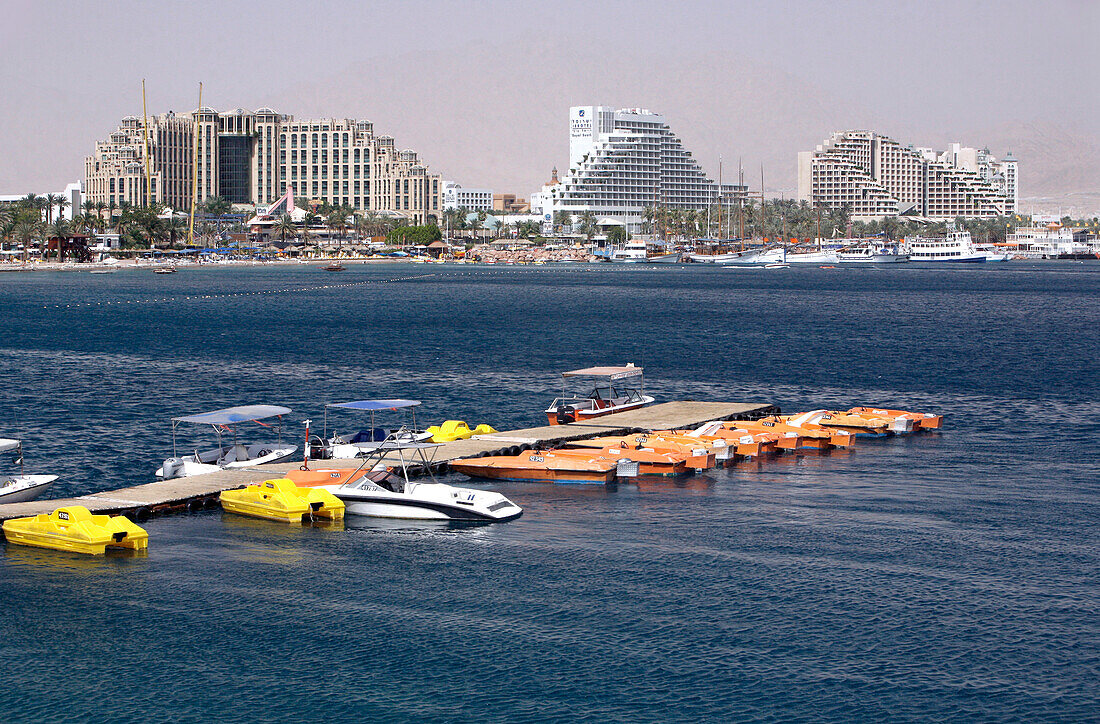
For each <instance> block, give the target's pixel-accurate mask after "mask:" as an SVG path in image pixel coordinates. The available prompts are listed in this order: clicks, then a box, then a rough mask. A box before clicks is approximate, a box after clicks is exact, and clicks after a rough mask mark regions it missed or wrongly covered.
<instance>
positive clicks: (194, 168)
mask: <svg viewBox="0 0 1100 724" xmlns="http://www.w3.org/2000/svg"><path fill="white" fill-rule="evenodd" d="M201 113H202V81H199V109H198V111H196V113H195V129H194V131H195V145H194V149H193V153H192V158H191V162H192V165H191V221H190V222H189V223H188V225H187V243H188V245H189V246H194V245H195V204H196V203H197V201H196V197H197V196H198V195H199V129H200V126H199V114H201ZM288 213H289V212H288Z"/></svg>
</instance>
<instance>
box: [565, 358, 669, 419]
mask: <svg viewBox="0 0 1100 724" xmlns="http://www.w3.org/2000/svg"><path fill="white" fill-rule="evenodd" d="M561 377H562V391H561V397H558V398H556V399H555V400H554V401H553V402H552V403H550V407H548V408H546V419H547V421H548V422H549V423H550V424H551V425H566V424H568V423H571V422H582V421H584V420H591V419H593V418H596V417H603V416H604V415H611V414H613V413H616V412H625V411H626V410H633V409H636V408H638V407H643V406H645V405H648V404H649V403H651V402H653V400H654V398H653V397H650V396H649V395H647V394H645V386H644V384H643V381H642V368H641V367H635V366H634V364H633V363H630V364H627V365H626V366H625V367H587V368H585V369H582V370H572V371H570V372H562V373H561ZM578 377H579V378H587V379H597V380H606V383H605V384H596V386H595V387H593V388H592V391H591V392H589V393H588V394H587V395H585V396H583V397H582V396H580V395H576V394H574V395H567V394H566V391H565V385H566V382H567V381H568V380H570V379H572V378H578Z"/></svg>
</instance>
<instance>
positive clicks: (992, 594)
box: [0, 262, 1100, 722]
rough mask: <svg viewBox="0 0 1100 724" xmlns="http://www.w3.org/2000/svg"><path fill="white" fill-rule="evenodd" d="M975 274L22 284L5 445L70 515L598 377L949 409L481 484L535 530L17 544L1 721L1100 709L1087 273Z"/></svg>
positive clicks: (945, 715)
mask: <svg viewBox="0 0 1100 724" xmlns="http://www.w3.org/2000/svg"><path fill="white" fill-rule="evenodd" d="M981 266H982V268H966V269H958V268H952V269H935V268H918V267H917V266H916V265H902V266H901V268H897V269H881V270H872V269H836V270H827V269H817V268H814V269H797V268H795V269H789V270H776V271H761V270H753V271H731V270H722V269H717V268H713V269H712V268H701V267H695V268H679V267H674V268H660V269H653V268H646V267H630V268H627V267H617V266H612V265H603V266H600V265H594V266H589V265H563V266H562V267H557V268H554V267H511V268H500V267H484V266H471V265H440V266H431V267H427V266H426V265H411V264H385V265H370V266H363V267H351V268H349V270H348V271H346V272H343V273H342V274H340V275H338V278H334V275H326V274H325V273H323V272H321V271H319V270H317V269H315V268H312V267H302V268H297V267H294V268H285V267H284V268H269V267H257V268H238V269H185V270H183V271H181V272H180V273H178V274H175V275H169V276H154V275H152V274H151V273H149V272H147V271H123V272H119V273H117V274H111V275H88V274H78V273H26V274H23V273H20V274H2V275H0V369H2V370H3V380H4V384H3V385H2V387H0V413H2V415H3V419H4V420H5V425H4V429H3V430H0V437H19V438H22V439H24V440H25V441H26V460H27V465H28V471H33V472H50V473H55V474H58V475H60V476H61V479H60V480H59V482H58V484H57V486H56V488H55V490H54V492H53V493H52V495H54V496H56V497H61V496H70V495H81V494H86V493H89V492H94V491H100V490H110V489H115V488H119V487H125V486H128V485H135V484H140V483H144V482H149V481H150V480H152V474H153V471H154V470H155V469H156V467H157V466H158V465H159V464H160V462H161V460H162V459H163V458H164V457H166V456H167V455H169V454H171V436H170V428H169V423H168V420H169V418H171V417H173V416H178V415H180V414H186V413H191V412H200V411H204V410H209V409H214V408H217V407H222V406H226V405H235V404H247V403H270V404H284V405H286V406H288V407H291V408H293V409H294V413H293V414H292V415H290V416H288V419H287V420H286V421H285V434H286V435H287V436H288V437H290V438H293V439H296V438H297V436H298V435H299V434H300V431H301V424H300V423H301V421H302V420H303V419H305V418H307V417H311V418H313V419H314V420H317V419H319V418H320V416H321V414H322V409H323V404H324V403H325V402H335V401H341V400H348V399H360V398H365V397H406V398H414V399H419V400H422V401H423V402H424V404H423V407H422V408H421V409H422V412H421V419H420V421H421V422H423V423H425V424H431V423H438V422H439V421H442V420H444V419H463V420H466V421H468V422H469V423H471V425H473V424H477V423H481V422H488V423H490V424H492V425H493V426H494V427H496V428H497V429H500V430H507V429H513V428H520V427H527V426H532V425H536V424H539V423H540V419H541V418H540V414H541V413H540V411H541V410H542V409H544V408H545V406H546V404H547V402H548V401H549V400H550V399H552V398H553V397H554V396H555V395H556V394H557V393H558V391H560V377H559V373H560V372H561V371H563V370H567V369H572V368H575V367H582V366H588V365H591V364H602V363H625V362H634V363H636V364H639V365H642V366H644V367H645V369H646V385H647V389H648V390H649V391H650V392H651V393H652V394H654V395H655V396H656V397H657V398H658V399H659V400H675V399H703V400H731V401H759V402H767V403H774V404H778V405H779V406H780V407H782V408H783V410H784V411H789V412H795V411H799V410H805V409H815V408H822V407H825V408H838V407H842V408H845V409H846V408H847V407H850V406H852V405H857V404H875V405H885V406H890V407H900V408H906V409H918V410H934V411H937V412H943V413H944V414H945V415H946V421H945V427H944V430H943V431H942V432H941V433H935V434H927V435H919V436H913V437H910V438H892V439H886V440H880V441H861V444H858V445H857V446H856V447H855V448H854V449H853V450H852V451H850V452H834V453H831V454H825V455H819V454H807V455H797V456H785V457H782V458H779V459H775V460H770V461H762V462H760V463H751V464H741V465H738V466H737V467H733V468H730V469H726V470H716V471H715V470H712V471H708V472H707V473H706V474H703V475H698V476H692V477H689V478H683V479H679V480H671V481H662V482H654V481H643V482H641V483H639V484H636V485H635V484H621V485H616V486H610V487H603V486H552V485H522V484H508V485H485V487H491V488H493V489H496V490H500V491H501V492H503V493H504V494H505V495H507V496H509V497H510V498H512V499H513V500H515V501H516V502H517V503H519V504H520V505H521V506H523V507H524V509H525V513H524V516H523V517H522V518H520V519H518V520H516V521H514V522H512V523H508V524H503V525H495V526H481V527H451V526H438V525H422V524H413V523H384V522H379V521H370V520H366V519H350V520H349V521H348V523H347V524H346V525H345V526H344V527H342V528H340V527H317V528H310V527H306V528H288V527H286V526H278V525H274V524H269V523H265V522H262V521H251V520H247V519H242V518H238V517H234V516H231V515H227V514H224V513H222V512H220V511H211V512H206V513H199V514H192V515H180V516H171V517H163V518H156V519H153V520H151V521H149V522H148V523H147V524H146V528H147V530H148V531H149V533H150V536H151V541H150V551H149V554H148V556H146V557H142V558H132V557H127V556H122V555H111V556H108V557H106V558H105V559H82V558H78V557H75V556H69V555H65V554H59V553H54V552H50V551H39V550H35V549H30V548H22V547H17V546H11V545H5V546H4V548H3V550H2V553H0V606H2V607H3V609H4V610H5V611H6V614H7V615H5V616H4V619H3V621H4V623H3V624H2V626H0V641H2V642H3V647H4V652H5V658H6V660H7V661H8V662H9V666H8V669H7V674H6V675H7V677H8V686H6V687H4V688H3V690H0V716H2V717H3V718H4V720H5V721H55V720H61V719H66V718H72V717H76V718H81V719H107V718H110V719H112V720H116V721H129V720H136V719H139V718H149V717H150V716H153V717H156V718H158V719H171V720H180V721H198V720H207V719H210V718H214V717H215V716H216V717H217V718H218V719H221V720H226V721H252V720H256V719H269V720H284V719H298V718H301V717H303V716H308V715H313V716H318V715H321V716H324V717H326V718H335V719H350V718H352V717H357V718H360V717H372V718H374V719H377V720H381V721H427V720H432V721H456V720H460V719H478V720H487V721H540V722H541V721H578V720H579V721H601V722H602V721H660V722H665V721H756V720H776V721H778V720H783V721H787V720H805V721H851V720H854V719H859V720H889V721H915V720H927V719H934V720H968V721H969V720H983V721H1016V720H1027V721H1086V720H1097V718H1098V716H1097V711H1100V676H1098V674H1100V623H1098V621H1100V617H1098V615H1097V613H1098V602H1100V584H1098V581H1097V575H1096V572H1097V570H1098V569H1100V526H1098V523H1100V483H1098V475H1097V472H1096V460H1097V459H1098V455H1097V453H1098V452H1100V445H1098V444H1097V442H1096V440H1097V437H1098V433H1100V394H1098V392H1100V385H1098V382H1097V362H1096V355H1097V350H1098V349H1100V324H1098V323H1100V295H1098V292H1100V265H1097V264H1091V263H1087V264H1075V263H1072V262H1065V263H1062V262H1046V263H1007V264H997V265H993V264H990V265H981ZM414 276H416V277H420V278H417V279H408V277H414ZM400 279H405V280H404V281H393V280H400ZM321 287H324V288H321ZM343 419H344V420H346V423H342V422H337V423H336V424H348V425H349V426H350V425H352V424H354V423H355V418H354V417H353V416H350V417H346V418H343ZM330 423H332V418H330ZM186 434H191V435H192V437H190V438H187V439H188V441H189V442H193V444H194V445H202V444H204V443H208V442H210V440H209V439H208V437H209V435H207V433H206V432H203V431H202V430H195V431H193V432H192V433H186ZM261 434H267V433H266V431H264V432H262V433H261ZM445 481H446V482H453V483H457V484H468V482H467V481H466V480H465V479H464V478H462V477H461V476H457V475H454V476H448V477H447V478H446V479H445Z"/></svg>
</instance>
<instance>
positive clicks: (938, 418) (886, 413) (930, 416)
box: [848, 407, 943, 431]
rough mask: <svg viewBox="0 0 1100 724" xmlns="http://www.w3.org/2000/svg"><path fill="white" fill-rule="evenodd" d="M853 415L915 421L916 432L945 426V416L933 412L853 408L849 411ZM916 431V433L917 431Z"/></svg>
mask: <svg viewBox="0 0 1100 724" xmlns="http://www.w3.org/2000/svg"><path fill="white" fill-rule="evenodd" d="M848 412H849V413H851V414H853V415H874V416H875V417H885V418H887V419H891V418H899V417H900V418H906V419H909V420H913V421H914V423H915V425H914V428H915V430H938V429H939V428H940V426H942V425H943V415H937V414H935V413H932V412H909V411H907V410H884V409H882V408H879V407H853V408H852V409H850V410H848ZM915 430H914V431H915Z"/></svg>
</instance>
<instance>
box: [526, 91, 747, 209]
mask: <svg viewBox="0 0 1100 724" xmlns="http://www.w3.org/2000/svg"><path fill="white" fill-rule="evenodd" d="M744 193H745V187H744V186H738V185H735V184H722V188H721V189H719V188H718V184H716V183H715V182H714V181H712V180H711V179H710V178H709V177H708V176H707V175H706V173H705V172H704V171H703V169H702V168H701V167H700V166H699V163H698V162H697V161H696V160H695V159H694V158H693V157H692V155H691V152H690V151H688V150H687V149H685V148H684V146H683V143H682V142H681V141H680V139H679V137H677V136H676V134H674V133H673V132H672V130H671V129H670V128H669V125H668V123H667V122H666V121H665V118H664V116H660V115H657V114H656V113H653V112H651V111H647V110H644V109H640V108H626V109H619V110H616V109H614V108H607V107H604V106H574V107H572V108H570V109H569V171H568V172H566V173H565V174H564V175H563V176H562V177H561V178H560V179H555V180H552V181H551V182H550V183H549V184H546V185H545V186H543V187H542V191H541V192H539V193H536V194H534V195H533V196H532V199H531V206H532V210H536V209H537V210H538V211H539V213H542V214H543V218H544V219H545V220H546V221H550V220H551V219H552V218H553V214H554V213H555V212H559V211H564V212H567V213H570V214H581V213H584V212H585V211H591V212H593V213H595V214H596V215H597V216H599V217H600V218H601V219H604V218H611V219H614V220H615V221H618V222H621V223H624V224H626V225H627V226H628V228H630V230H632V231H637V230H638V229H639V227H640V226H641V224H642V221H643V214H644V210H645V207H647V206H650V207H653V208H655V209H659V208H665V209H683V210H687V209H705V208H708V207H710V206H713V205H715V204H718V203H719V200H720V199H721V201H722V203H723V204H724V205H725V206H727V207H729V206H735V205H736V203H737V200H738V198H743V196H744Z"/></svg>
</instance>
